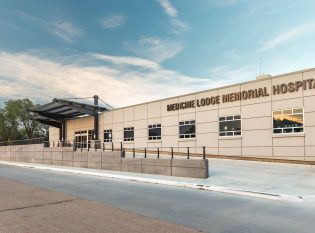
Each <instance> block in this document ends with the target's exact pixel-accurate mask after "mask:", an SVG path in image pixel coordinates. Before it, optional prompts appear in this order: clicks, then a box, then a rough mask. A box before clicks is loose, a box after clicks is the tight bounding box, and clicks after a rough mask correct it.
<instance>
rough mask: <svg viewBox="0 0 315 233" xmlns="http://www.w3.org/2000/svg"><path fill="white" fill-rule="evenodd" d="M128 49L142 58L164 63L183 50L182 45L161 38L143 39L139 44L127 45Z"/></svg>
mask: <svg viewBox="0 0 315 233" xmlns="http://www.w3.org/2000/svg"><path fill="white" fill-rule="evenodd" d="M126 47H127V49H129V50H130V51H132V52H134V53H136V54H137V55H138V56H140V57H145V58H147V59H149V60H153V61H155V62H162V61H165V60H167V59H170V58H171V57H174V56H176V55H177V54H178V53H180V52H181V51H182V49H183V45H182V43H180V42H178V41H176V40H172V39H161V38H159V37H143V38H141V39H140V40H139V41H138V42H137V43H133V44H130V43H126Z"/></svg>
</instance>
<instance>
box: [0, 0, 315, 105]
mask: <svg viewBox="0 0 315 233" xmlns="http://www.w3.org/2000/svg"><path fill="white" fill-rule="evenodd" d="M0 1H1V4H0V63H1V66H0V82H1V87H0V88H1V91H0V100H1V101H2V102H3V101H5V100H7V99H11V98H26V97H28V98H31V99H32V100H34V101H35V102H38V103H45V102H47V101H50V100H51V99H52V98H53V97H60V98H68V97H86V96H92V95H94V94H98V95H99V96H100V97H101V98H102V99H104V100H106V101H107V102H109V103H110V104H111V105H113V106H115V107H120V106H126V105H130V104H136V103H141V102H146V101H151V100H155V99H160V98H164V97H170V96H175V95H179V94H186V93H189V92H195V91H199V90H206V89H210V88H213V87H218V86H223V85H228V84H232V83H238V82H243V81H247V80H253V79H255V77H256V75H258V74H259V72H260V66H259V61H260V57H261V58H262V72H263V73H270V74H272V75H275V74H281V73H285V72H290V71H296V70H301V69H305V68H311V67H315V53H314V52H313V51H315V43H314V42H313V41H314V38H315V14H314V10H315V1H312V0H301V1H293V0H292V1H291V0H290V1H289V0H275V1H271V0H265V1H258V0H257V1H249V0H132V1H131V0H129V1H127V0H106V1H105V0H93V1H92V0H91V1H83V0H67V1H64V0H54V1H48V0H41V1H38V0H28V1H24V0H0Z"/></svg>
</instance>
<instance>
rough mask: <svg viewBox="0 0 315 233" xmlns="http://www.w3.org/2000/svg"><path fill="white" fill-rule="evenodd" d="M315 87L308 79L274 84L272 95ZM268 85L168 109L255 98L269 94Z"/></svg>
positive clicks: (184, 103)
mask: <svg viewBox="0 0 315 233" xmlns="http://www.w3.org/2000/svg"><path fill="white" fill-rule="evenodd" d="M308 89H315V80H314V79H307V80H303V81H296V82H289V83H283V84H277V85H273V86H272V95H279V94H286V93H288V92H297V91H300V90H308ZM269 95H270V94H269V92H268V89H267V87H262V88H257V89H250V90H245V91H239V92H234V93H229V94H224V95H222V96H219V95H217V96H211V97H207V98H201V99H197V100H189V101H184V102H180V103H174V104H168V105H167V111H176V110H181V109H187V108H195V107H202V106H208V105H215V104H220V103H221V100H222V103H227V102H235V101H241V100H247V99H255V98H260V97H265V96H269Z"/></svg>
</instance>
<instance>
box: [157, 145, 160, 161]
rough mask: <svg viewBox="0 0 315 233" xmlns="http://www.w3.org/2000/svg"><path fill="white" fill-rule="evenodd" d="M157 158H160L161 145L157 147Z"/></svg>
mask: <svg viewBox="0 0 315 233" xmlns="http://www.w3.org/2000/svg"><path fill="white" fill-rule="evenodd" d="M157 158H158V159H159V158H160V147H158V148H157Z"/></svg>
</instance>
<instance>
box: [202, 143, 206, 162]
mask: <svg viewBox="0 0 315 233" xmlns="http://www.w3.org/2000/svg"><path fill="white" fill-rule="evenodd" d="M202 149H203V159H206V147H205V146H203V147H202Z"/></svg>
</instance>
